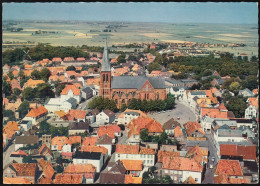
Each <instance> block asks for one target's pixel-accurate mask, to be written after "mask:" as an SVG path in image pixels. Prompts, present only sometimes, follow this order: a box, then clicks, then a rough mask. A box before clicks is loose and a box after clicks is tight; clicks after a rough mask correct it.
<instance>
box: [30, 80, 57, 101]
mask: <svg viewBox="0 0 260 186" xmlns="http://www.w3.org/2000/svg"><path fill="white" fill-rule="evenodd" d="M35 90H36V95H35V97H37V98H46V97H50V98H53V97H54V95H55V94H54V92H53V90H52V87H51V85H50V84H49V83H41V84H38V85H37V87H36V88H35Z"/></svg>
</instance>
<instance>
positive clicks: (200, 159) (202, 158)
mask: <svg viewBox="0 0 260 186" xmlns="http://www.w3.org/2000/svg"><path fill="white" fill-rule="evenodd" d="M185 158H191V159H194V160H195V161H196V162H197V163H199V164H200V165H204V164H206V163H207V162H208V149H207V150H204V149H203V148H200V147H199V146H198V145H196V146H194V147H193V148H191V149H190V150H188V152H187V153H186V155H185Z"/></svg>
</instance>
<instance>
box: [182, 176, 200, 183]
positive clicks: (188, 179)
mask: <svg viewBox="0 0 260 186" xmlns="http://www.w3.org/2000/svg"><path fill="white" fill-rule="evenodd" d="M183 184H197V182H196V181H195V180H194V178H193V177H192V176H189V177H188V178H187V179H186V180H185V181H184V182H183Z"/></svg>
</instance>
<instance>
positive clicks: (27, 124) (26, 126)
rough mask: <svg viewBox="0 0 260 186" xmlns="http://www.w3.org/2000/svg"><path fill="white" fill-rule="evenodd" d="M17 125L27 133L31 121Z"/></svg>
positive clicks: (30, 126) (24, 121)
mask: <svg viewBox="0 0 260 186" xmlns="http://www.w3.org/2000/svg"><path fill="white" fill-rule="evenodd" d="M19 124H20V126H21V127H22V128H23V130H24V131H28V130H29V129H30V128H32V121H31V120H22V121H21V122H20V123H19Z"/></svg>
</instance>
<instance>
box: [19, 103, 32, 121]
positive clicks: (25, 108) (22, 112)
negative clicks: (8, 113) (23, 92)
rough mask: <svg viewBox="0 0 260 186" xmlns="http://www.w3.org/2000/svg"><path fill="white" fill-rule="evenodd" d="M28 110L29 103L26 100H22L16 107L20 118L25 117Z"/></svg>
mask: <svg viewBox="0 0 260 186" xmlns="http://www.w3.org/2000/svg"><path fill="white" fill-rule="evenodd" d="M29 108H30V107H29V102H28V101H27V100H24V101H23V102H22V103H21V105H20V106H19V107H18V112H19V116H20V118H24V117H25V116H26V114H27V113H28V112H29Z"/></svg>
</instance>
